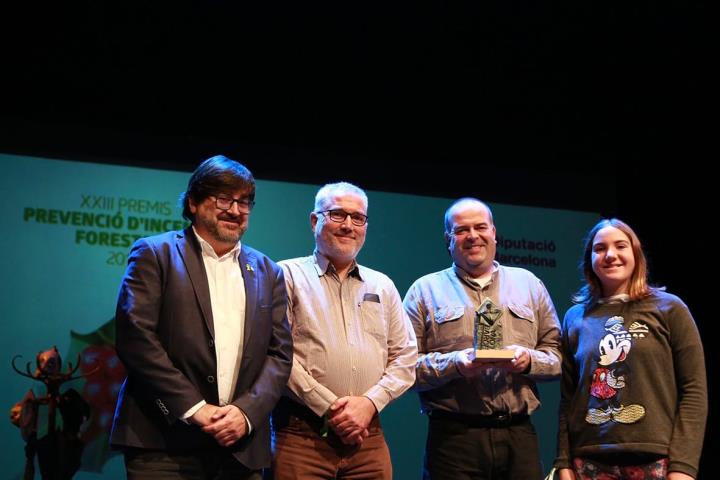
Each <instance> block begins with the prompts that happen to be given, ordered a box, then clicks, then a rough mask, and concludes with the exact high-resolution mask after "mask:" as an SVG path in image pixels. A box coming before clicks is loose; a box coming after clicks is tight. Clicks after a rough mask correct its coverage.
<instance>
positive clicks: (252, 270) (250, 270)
mask: <svg viewBox="0 0 720 480" xmlns="http://www.w3.org/2000/svg"><path fill="white" fill-rule="evenodd" d="M245 270H247V271H248V272H254V271H255V270H254V269H253V267H251V266H250V264H249V263H246V264H245Z"/></svg>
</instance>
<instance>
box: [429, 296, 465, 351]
mask: <svg viewBox="0 0 720 480" xmlns="http://www.w3.org/2000/svg"><path fill="white" fill-rule="evenodd" d="M464 316H465V307H464V306H463V305H450V306H446V307H440V308H437V309H435V312H434V313H433V315H432V319H431V321H432V325H431V331H432V332H433V335H432V338H429V339H428V341H429V342H430V345H428V347H430V348H431V349H432V348H433V347H441V346H443V345H455V344H457V342H458V341H459V340H461V339H462V337H463V336H464V335H465V333H466V332H465V323H464V322H463V317H464Z"/></svg>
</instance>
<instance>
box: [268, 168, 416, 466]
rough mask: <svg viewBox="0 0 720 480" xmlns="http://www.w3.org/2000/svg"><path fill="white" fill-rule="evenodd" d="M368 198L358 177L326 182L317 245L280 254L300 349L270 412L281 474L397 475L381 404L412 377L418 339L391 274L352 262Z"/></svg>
mask: <svg viewBox="0 0 720 480" xmlns="http://www.w3.org/2000/svg"><path fill="white" fill-rule="evenodd" d="M367 204H368V202H367V196H366V195H365V192H363V191H362V190H361V189H360V188H358V187H356V186H354V185H351V184H349V183H345V182H341V183H334V184H329V185H325V186H324V187H322V188H321V189H320V191H318V193H317V196H316V198H315V208H314V210H313V212H312V213H311V214H310V224H311V227H312V231H313V233H314V235H315V251H314V253H313V254H312V255H310V256H308V257H302V258H296V259H292V260H285V261H283V262H279V263H280V265H281V266H282V268H283V270H284V272H285V283H286V287H287V291H288V319H289V321H290V324H291V327H292V332H293V333H292V334H293V338H294V340H295V343H294V348H295V350H294V360H293V367H292V372H291V374H290V380H289V382H288V391H287V394H286V396H284V397H283V398H282V400H281V401H280V403H279V405H278V407H277V408H276V410H275V412H274V413H273V426H274V428H275V452H274V453H275V456H274V460H273V469H274V475H275V478H276V479H296V478H304V479H305V478H312V479H325V478H361V477H362V478H373V479H390V478H392V465H391V461H390V453H389V451H388V447H387V444H386V443H385V438H384V436H383V433H382V429H381V427H380V422H379V418H378V413H379V412H380V411H381V410H382V409H383V408H384V407H385V406H386V405H387V404H388V403H390V402H391V401H392V400H394V399H396V398H397V397H399V396H400V395H401V394H402V393H403V392H404V391H405V390H407V389H408V388H409V387H410V386H412V384H413V382H414V381H415V361H416V358H417V345H416V342H415V335H414V333H413V330H412V327H411V325H410V323H409V320H408V319H407V316H406V315H405V312H404V311H403V307H402V301H401V299H400V295H399V293H398V291H397V289H396V288H395V285H394V284H393V282H392V281H391V280H390V279H389V278H388V277H387V276H386V275H384V274H382V273H380V272H376V271H374V270H371V269H369V268H366V267H364V266H361V265H358V263H357V262H356V261H355V258H356V257H357V254H358V252H359V251H360V249H361V248H362V246H363V244H364V242H365V234H366V232H367V228H368V226H367V220H368V217H367Z"/></svg>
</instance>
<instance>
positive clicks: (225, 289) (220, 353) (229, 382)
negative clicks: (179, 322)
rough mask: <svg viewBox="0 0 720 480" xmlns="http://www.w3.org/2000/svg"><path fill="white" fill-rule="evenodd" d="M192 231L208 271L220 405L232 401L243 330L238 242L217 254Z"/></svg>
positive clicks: (243, 285) (192, 410) (195, 409)
mask: <svg viewBox="0 0 720 480" xmlns="http://www.w3.org/2000/svg"><path fill="white" fill-rule="evenodd" d="M193 232H194V233H195V236H196V237H197V239H198V241H199V242H200V247H201V249H202V259H203V264H204V265H205V273H206V274H207V279H208V287H209V290H210V304H211V306H212V315H213V329H214V342H215V356H216V358H217V387H218V399H219V402H220V406H224V405H227V404H228V403H231V402H232V400H233V398H232V392H233V391H235V384H236V383H237V377H238V372H239V371H240V360H241V359H242V349H243V334H244V330H245V282H244V280H243V276H242V270H240V265H239V263H238V255H239V254H240V242H238V243H237V245H235V247H233V249H232V250H230V251H229V252H227V253H226V254H224V255H222V256H221V257H218V255H217V254H216V253H215V250H214V249H213V248H212V246H211V245H210V244H209V243H208V242H206V241H205V240H204V239H203V238H202V237H200V235H198V234H197V231H195V228H194V227H193ZM203 405H205V402H204V401H203V402H200V403H198V404H196V405H194V406H193V407H192V408H191V409H190V410H188V411H187V412H185V415H183V418H184V419H188V418H190V417H191V416H192V415H193V414H194V413H195V412H197V411H198V410H199V409H200V408H201V407H202V406H203Z"/></svg>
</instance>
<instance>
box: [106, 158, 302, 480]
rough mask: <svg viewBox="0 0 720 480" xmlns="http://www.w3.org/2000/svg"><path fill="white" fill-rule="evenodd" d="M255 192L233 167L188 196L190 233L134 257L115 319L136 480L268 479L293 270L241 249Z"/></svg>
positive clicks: (224, 164)
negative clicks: (287, 274)
mask: <svg viewBox="0 0 720 480" xmlns="http://www.w3.org/2000/svg"><path fill="white" fill-rule="evenodd" d="M254 198H255V181H254V179H253V177H252V174H251V173H250V172H249V171H248V170H247V168H245V167H244V166H243V165H241V164H239V163H237V162H235V161H233V160H230V159H228V158H226V157H223V156H216V157H212V158H210V159H208V160H206V161H205V162H203V163H202V164H201V165H200V166H199V167H198V168H197V169H196V170H195V172H194V173H193V175H192V177H191V178H190V181H189V183H188V189H187V191H186V192H185V193H184V194H183V206H184V210H183V216H184V217H185V218H187V219H188V220H190V221H191V222H192V225H191V226H190V227H189V228H187V229H185V230H184V231H178V232H169V233H165V234H162V235H157V236H154V237H149V238H144V239H140V240H138V241H137V242H136V243H135V244H134V245H133V247H132V250H131V252H130V255H129V258H128V267H127V270H126V272H125V276H124V278H123V281H122V285H121V287H120V294H119V298H118V304H117V312H116V335H117V339H116V347H117V352H118V355H119V357H120V359H121V360H122V362H123V363H124V364H125V367H126V368H127V371H128V377H127V379H126V380H125V383H124V384H123V386H122V389H121V391H120V395H119V398H118V404H117V408H116V411H115V418H114V421H113V430H112V434H111V443H112V445H113V446H116V447H119V448H121V449H122V450H123V452H124V454H125V465H126V468H127V472H128V478H129V479H150V478H152V479H157V478H176V479H178V478H183V479H188V478H192V479H195V478H197V479H206V478H207V479H210V478H213V479H214V478H234V479H259V478H261V477H260V474H261V469H263V468H264V467H267V466H269V465H270V430H269V421H268V420H269V414H270V412H271V410H272V408H273V407H274V405H275V403H276V402H277V400H278V398H279V397H280V394H281V392H282V390H283V387H284V386H285V384H286V383H287V379H288V376H289V374H290V369H291V366H292V340H291V336H290V330H289V326H288V322H287V316H286V308H287V300H286V293H285V282H284V277H283V273H282V270H281V269H280V268H279V267H278V266H277V265H276V264H275V263H274V262H273V261H272V260H270V259H269V258H268V257H266V256H265V255H263V254H262V253H260V252H258V251H257V250H254V249H252V248H250V247H248V246H247V245H244V244H242V245H241V243H240V239H241V237H242V235H243V233H245V231H246V230H247V226H248V217H249V214H250V210H251V209H252V207H253V205H254V203H255V202H254Z"/></svg>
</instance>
